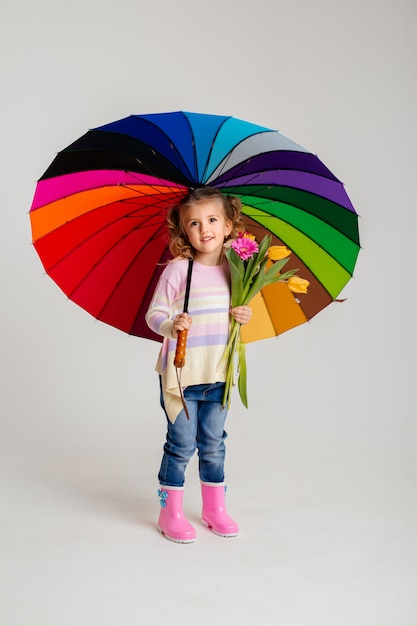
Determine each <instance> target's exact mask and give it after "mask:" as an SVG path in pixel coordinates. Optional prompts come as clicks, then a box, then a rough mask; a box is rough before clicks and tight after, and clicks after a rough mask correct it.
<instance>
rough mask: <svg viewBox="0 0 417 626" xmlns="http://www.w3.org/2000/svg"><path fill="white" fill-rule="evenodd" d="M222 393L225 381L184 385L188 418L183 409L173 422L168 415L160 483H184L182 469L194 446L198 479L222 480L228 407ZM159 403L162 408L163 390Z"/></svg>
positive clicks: (218, 481) (213, 481)
mask: <svg viewBox="0 0 417 626" xmlns="http://www.w3.org/2000/svg"><path fill="white" fill-rule="evenodd" d="M223 393H224V383H212V384H209V385H191V386H190V387H186V388H185V389H184V398H185V401H186V403H187V409H188V413H189V415H190V419H187V416H186V414H185V411H184V410H182V411H181V412H180V413H179V415H178V417H177V419H176V420H175V422H174V424H172V422H170V421H169V420H168V418H167V422H168V426H167V436H166V443H165V445H164V454H163V457H162V463H161V468H160V470H159V475H158V478H159V483H160V484H161V485H164V486H166V487H182V486H183V485H184V481H185V470H186V468H187V465H188V463H189V461H190V459H191V457H192V456H193V454H194V453H195V451H196V449H198V458H199V463H198V464H199V474H200V479H201V480H202V481H203V482H208V483H222V482H223V481H224V457H225V452H226V448H225V444H224V440H225V439H226V437H227V433H226V432H225V430H224V423H225V421H226V416H227V408H223V407H222V400H223ZM161 406H162V408H163V409H164V400H163V396H162V393H161Z"/></svg>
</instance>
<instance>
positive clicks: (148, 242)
mask: <svg viewBox="0 0 417 626" xmlns="http://www.w3.org/2000/svg"><path fill="white" fill-rule="evenodd" d="M134 230H135V229H134V228H133V229H132V230H131V231H130V233H129V234H131V233H132V232H133V231H134ZM154 239H156V236H155V235H153V236H152V237H150V238H149V239H148V240H147V242H146V244H145V246H144V247H143V248H141V249H140V250H139V251H138V252H137V254H135V256H134V257H133V259H132V260H131V261H130V263H129V264H128V265H127V267H126V268H125V270H124V272H123V273H122V275H121V276H120V278H119V280H118V281H117V282H116V283H115V285H114V287H113V289H112V290H111V292H110V294H109V295H108V297H107V300H106V301H105V303H104V304H103V306H102V307H101V309H100V311H99V313H98V315H97V319H100V317H101V315H102V313H103V311H104V310H105V308H106V306H107V304H108V303H109V301H110V300H111V299H112V297H113V295H114V294H115V292H116V291H117V289H118V287H119V285H120V284H121V283H122V281H123V279H124V277H125V276H126V274H127V272H128V271H129V269H130V268H131V267H132V265H133V264H134V263H135V261H136V259H137V257H138V256H139V254H141V253H142V252H144V250H146V248H147V247H148V246H149V245H150V244H151V242H152V241H153V240H154ZM102 258H104V257H102ZM161 258H162V257H161ZM93 269H94V268H92V270H93ZM92 270H91V271H92ZM83 280H84V279H83ZM80 284H81V283H80Z"/></svg>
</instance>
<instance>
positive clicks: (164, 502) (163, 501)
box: [158, 489, 168, 508]
mask: <svg viewBox="0 0 417 626" xmlns="http://www.w3.org/2000/svg"><path fill="white" fill-rule="evenodd" d="M158 497H159V498H160V500H159V504H160V505H161V507H162V508H165V507H166V505H167V500H168V493H167V492H166V491H165V489H158Z"/></svg>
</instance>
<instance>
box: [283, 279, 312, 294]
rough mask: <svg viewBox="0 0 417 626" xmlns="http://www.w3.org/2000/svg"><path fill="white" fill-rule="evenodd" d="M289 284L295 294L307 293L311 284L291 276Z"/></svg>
mask: <svg viewBox="0 0 417 626" xmlns="http://www.w3.org/2000/svg"><path fill="white" fill-rule="evenodd" d="M287 284H288V287H289V288H290V289H291V291H292V292H293V293H307V289H308V286H309V285H310V282H309V281H308V280H305V279H304V278H298V276H291V277H290V278H289V279H288V283H287Z"/></svg>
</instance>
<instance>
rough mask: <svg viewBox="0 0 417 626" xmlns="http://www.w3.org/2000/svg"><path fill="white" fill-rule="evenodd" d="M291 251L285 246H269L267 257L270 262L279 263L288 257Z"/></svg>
mask: <svg viewBox="0 0 417 626" xmlns="http://www.w3.org/2000/svg"><path fill="white" fill-rule="evenodd" d="M290 254H291V250H288V248H287V246H271V247H270V248H268V257H269V259H270V260H271V261H281V259H285V258H286V257H287V256H290Z"/></svg>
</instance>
